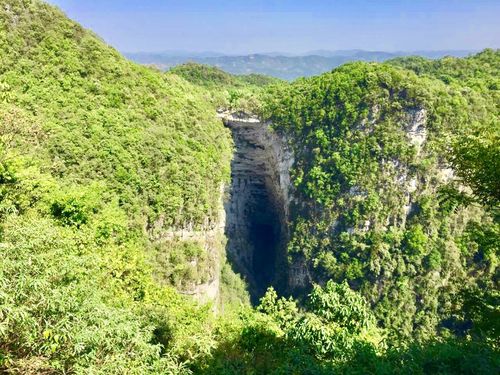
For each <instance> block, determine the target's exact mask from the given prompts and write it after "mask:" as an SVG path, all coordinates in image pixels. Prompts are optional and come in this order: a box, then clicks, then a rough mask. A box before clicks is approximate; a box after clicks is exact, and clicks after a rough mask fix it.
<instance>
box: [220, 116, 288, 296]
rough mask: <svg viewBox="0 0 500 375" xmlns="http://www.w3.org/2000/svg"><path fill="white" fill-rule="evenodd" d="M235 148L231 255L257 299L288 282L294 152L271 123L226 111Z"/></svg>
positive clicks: (228, 211) (230, 196)
mask: <svg viewBox="0 0 500 375" xmlns="http://www.w3.org/2000/svg"><path fill="white" fill-rule="evenodd" d="M220 117H221V118H222V120H223V121H224V124H225V125H226V126H227V127H228V128H229V129H230V130H231V132H232V135H233V140H234V144H235V153H234V157H233V160H232V165H231V186H230V188H229V191H228V193H229V194H228V197H227V198H226V203H225V210H226V237H227V239H228V244H227V247H226V249H227V256H228V259H229V260H230V261H231V263H232V264H233V267H234V269H235V271H236V272H238V273H240V274H241V275H242V276H243V277H244V278H245V279H246V281H247V282H248V284H249V290H250V294H251V297H252V299H253V300H254V301H256V300H257V299H258V298H259V297H260V296H261V295H262V294H263V293H264V292H265V290H266V288H267V287H268V286H270V285H273V286H275V287H277V288H280V287H285V284H286V278H287V261H286V256H285V254H286V243H287V239H288V231H287V222H288V217H289V209H288V207H289V201H290V196H291V193H290V189H291V184H290V175H289V170H290V168H291V166H292V164H293V155H292V153H291V152H290V151H289V149H288V147H287V144H286V140H285V139H283V138H282V137H280V136H279V135H278V134H276V133H274V132H273V131H272V130H271V129H270V127H269V124H268V123H265V122H261V121H260V120H259V119H258V118H257V117H253V116H249V115H246V114H243V113H239V114H229V113H222V114H220Z"/></svg>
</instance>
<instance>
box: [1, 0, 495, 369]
mask: <svg viewBox="0 0 500 375" xmlns="http://www.w3.org/2000/svg"><path fill="white" fill-rule="evenodd" d="M499 73H500V52H499V51H495V50H485V51H483V52H481V53H479V54H477V55H473V56H469V57H466V58H452V57H446V58H443V59H439V60H427V59H425V58H421V57H405V58H397V59H394V60H390V61H387V62H385V63H363V62H357V63H350V64H346V65H342V66H341V67H339V68H336V69H335V70H333V71H331V72H328V73H325V74H322V75H320V76H317V77H311V78H303V79H298V80H296V81H294V82H291V83H288V82H283V81H281V80H278V79H274V78H270V77H265V76H260V75H255V74H253V75H248V76H234V75H230V74H228V73H225V72H223V71H221V70H219V69H217V68H213V67H208V66H204V65H198V64H194V63H191V64H186V65H183V66H179V67H176V68H174V69H172V70H170V71H169V72H161V71H159V70H157V69H155V68H152V67H145V66H140V65H138V64H135V63H132V62H130V61H128V60H127V59H125V58H124V57H122V56H121V55H120V54H119V53H118V52H117V51H115V50H114V49H112V48H111V47H109V46H107V45H106V44H105V43H104V42H103V41H102V40H101V39H100V38H99V37H98V36H96V35H94V34H93V33H92V32H90V31H88V30H85V29H84V28H82V27H81V26H80V25H78V24H76V23H75V22H73V21H71V20H69V19H68V18H67V17H66V16H65V15H64V14H63V13H62V12H61V11H59V10H58V9H57V8H55V7H53V6H50V5H48V4H46V3H44V2H43V1H41V0H0V259H1V260H0V371H1V372H4V373H8V374H73V373H75V374H332V373H347V374H393V373H399V374H455V373H464V374H472V373H474V374H493V373H498V372H499V371H500V353H499V349H500V348H499V345H500V342H499V334H500V304H499V302H500V294H499V285H498V283H499V276H500V274H499V267H498V266H499V264H498V262H499V256H500V254H499V251H500V237H499V236H500V227H499V211H498V203H499V200H500V176H499V174H500V172H499V171H500V165H499V163H500V142H499V141H500V140H499V138H500V122H499V117H498V116H499V109H500V108H499V107H500V94H499V87H500V81H499V80H500V78H499V77H500V75H499ZM221 113H223V114H225V115H226V114H228V113H229V114H231V115H232V114H238V115H242V114H245V115H252V116H255V117H258V118H259V119H260V120H261V121H262V122H263V123H265V124H269V132H270V133H272V134H273V136H276V137H279V138H280V139H283V140H284V141H285V142H286V145H287V148H289V150H290V152H291V153H292V154H293V155H294V163H293V166H292V168H291V169H290V171H289V173H290V184H291V186H290V187H289V190H290V196H291V198H290V200H289V216H288V221H287V222H286V223H285V224H286V228H285V229H286V232H287V243H286V248H285V251H286V253H285V254H284V257H283V259H282V260H281V262H282V264H285V266H283V267H281V268H280V269H277V272H279V273H280V275H277V276H276V277H275V278H274V279H273V282H271V283H270V284H271V285H268V286H269V288H268V289H267V292H266V293H265V294H264V295H262V296H259V297H261V298H260V300H259V302H258V303H254V304H252V303H250V299H249V295H248V290H247V287H246V283H245V280H244V277H242V276H241V275H239V274H238V273H236V272H235V271H234V269H233V268H234V267H232V264H231V259H228V258H227V256H226V254H225V245H226V242H227V240H228V239H227V238H225V236H224V232H223V231H221V230H220V229H219V227H220V224H221V215H222V214H223V212H224V200H225V199H227V196H226V195H227V194H226V193H224V187H227V186H228V185H229V184H230V179H231V159H232V157H233V153H234V152H235V146H234V142H233V139H232V136H231V131H230V130H229V129H228V128H227V127H226V126H224V123H223V122H222V121H221V119H220V118H219V117H220V116H221ZM287 212H288V211H287ZM215 282H217V283H215ZM205 285H209V286H210V285H212V286H213V285H215V286H216V288H215V289H216V291H215V292H216V297H215V298H212V299H207V298H192V297H191V296H189V294H193V295H195V294H197V292H198V291H199V290H201V289H202V286H205ZM207 288H208V287H207Z"/></svg>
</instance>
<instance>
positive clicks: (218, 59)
mask: <svg viewBox="0 0 500 375" xmlns="http://www.w3.org/2000/svg"><path fill="white" fill-rule="evenodd" d="M473 52H475V51H468V50H440V51H411V52H408V51H397V52H385V51H364V50H356V49H353V50H338V51H328V50H317V51H311V52H308V53H306V54H287V53H282V52H271V53H257V54H248V55H229V54H222V53H220V54H218V53H217V52H200V53H190V52H186V51H165V52H155V53H152V52H136V53H125V56H126V57H127V58H129V59H130V60H132V61H135V62H138V63H140V64H148V65H155V66H157V67H158V68H160V69H162V70H168V69H170V68H172V67H174V66H177V65H180V64H184V63H186V62H189V61H191V62H197V63H200V64H206V65H211V66H216V67H218V68H220V69H222V70H224V71H226V72H229V73H232V74H252V73H257V74H264V75H268V76H272V77H277V78H281V79H286V80H293V79H296V78H299V77H310V76H313V75H318V74H321V73H324V72H327V71H330V70H332V69H333V68H335V67H337V66H339V65H342V64H345V63H347V62H351V61H373V62H383V61H386V60H390V59H393V58H396V57H403V56H412V55H418V56H422V57H427V58H431V59H436V58H441V57H444V56H455V57H464V56H467V55H469V54H471V53H473Z"/></svg>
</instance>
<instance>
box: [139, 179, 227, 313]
mask: <svg viewBox="0 0 500 375" xmlns="http://www.w3.org/2000/svg"><path fill="white" fill-rule="evenodd" d="M224 190H225V188H224V186H221V190H220V209H219V214H218V217H217V218H215V219H213V220H206V221H205V223H203V225H201V226H195V225H194V224H192V223H188V224H186V225H184V226H183V227H182V228H169V229H164V224H163V219H162V217H160V218H159V219H158V220H156V221H155V222H154V223H152V224H150V225H149V226H148V228H147V232H148V234H149V238H150V240H151V241H152V243H153V244H154V245H155V246H156V248H157V252H156V254H155V255H156V258H157V259H162V258H164V257H165V255H162V253H163V254H166V253H169V252H172V251H175V249H176V248H180V249H182V248H183V245H186V244H189V245H191V246H196V247H197V248H199V249H201V253H199V254H194V255H192V256H191V257H190V258H189V259H188V260H187V261H185V262H183V263H184V264H182V262H181V264H179V265H178V266H181V267H187V268H189V271H190V272H187V273H188V274H189V273H191V274H194V275H195V276H193V277H191V278H186V279H185V280H183V282H182V284H181V285H177V289H178V291H179V292H180V293H181V294H184V295H188V296H191V297H192V298H193V299H195V300H196V301H198V302H200V303H202V304H203V303H208V302H212V303H213V306H214V308H216V307H217V306H218V302H219V297H220V275H221V266H222V263H223V259H224V246H225V244H226V239H225V235H224V230H225V220H226V214H225V211H224V208H223V195H224ZM156 263H157V264H159V265H160V267H161V266H162V262H161V261H160V262H158V261H156ZM167 263H168V262H167ZM168 266H169V267H168V268H172V267H175V264H169V265H168ZM162 271H164V270H159V272H157V274H159V275H161V276H160V277H159V278H160V280H159V281H160V282H161V281H165V280H162V279H163V278H164V277H165V275H164V274H163V272H162Z"/></svg>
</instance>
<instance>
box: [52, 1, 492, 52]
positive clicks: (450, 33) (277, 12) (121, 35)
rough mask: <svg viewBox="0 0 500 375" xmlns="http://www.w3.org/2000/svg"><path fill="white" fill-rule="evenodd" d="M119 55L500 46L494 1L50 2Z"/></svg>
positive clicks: (480, 47)
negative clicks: (180, 52) (125, 53)
mask: <svg viewBox="0 0 500 375" xmlns="http://www.w3.org/2000/svg"><path fill="white" fill-rule="evenodd" d="M49 2H50V3H53V4H56V5H58V6H59V7H60V8H62V9H63V10H64V11H65V12H66V14H67V15H68V16H70V17H71V18H73V19H75V20H77V21H78V22H80V23H82V24H83V25H84V26H86V27H88V28H90V29H92V30H94V31H95V32H96V33H97V34H99V35H100V36H101V37H103V38H104V39H105V40H106V41H107V42H108V43H110V44H111V45H113V46H114V47H116V48H118V49H119V50H121V51H124V52H136V51H165V50H188V51H197V52H200V51H217V52H224V53H252V52H271V51H283V52H304V51H310V50H315V49H329V50H336V49H354V48H359V49H366V50H385V51H394V50H413V51H414V50H437V49H482V48H485V47H493V48H498V47H500V22H499V20H500V0H388V1H384V0H371V1H370V0H324V1H320V0H301V1H298V0H246V1H245V0H85V1H83V0H50V1H49Z"/></svg>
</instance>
